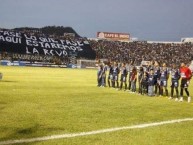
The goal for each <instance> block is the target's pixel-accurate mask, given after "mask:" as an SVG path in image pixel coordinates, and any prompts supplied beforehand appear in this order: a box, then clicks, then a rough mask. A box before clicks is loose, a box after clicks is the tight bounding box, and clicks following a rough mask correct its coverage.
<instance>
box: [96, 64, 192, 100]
mask: <svg viewBox="0 0 193 145" xmlns="http://www.w3.org/2000/svg"><path fill="white" fill-rule="evenodd" d="M107 70H108V72H109V73H108V76H107V74H106V73H107ZM119 75H120V81H119ZM169 75H171V93H170V96H169V93H168V89H167V86H168V79H169ZM127 76H128V78H127ZM191 77H192V72H191V70H190V69H189V68H188V67H187V66H186V65H185V64H184V63H181V66H180V67H177V66H176V65H175V64H172V67H171V68H170V69H169V68H167V66H166V64H165V63H164V64H163V65H162V66H161V67H160V66H159V63H158V62H156V61H155V62H153V63H151V64H150V65H149V66H146V67H140V68H139V69H138V70H137V68H136V67H135V66H133V65H132V64H130V65H129V66H126V64H125V63H122V64H121V66H118V63H116V62H115V63H113V64H112V63H109V64H108V65H107V64H101V65H99V69H98V73H97V81H98V86H99V87H106V80H107V82H108V87H112V88H117V89H118V90H122V89H123V85H124V91H126V90H128V91H131V92H132V93H134V92H136V86H137V85H136V84H137V83H138V93H139V94H142V95H143V94H147V95H149V96H163V95H164V93H165V96H167V97H169V99H174V90H175V92H176V96H175V101H180V102H182V101H183V100H184V97H183V93H184V91H185V92H186V95H187V98H188V99H187V100H188V102H189V103H190V102H191V97H190V94H189V91H188V86H189V83H190V79H191ZM180 79H181V84H180V94H179V90H178V88H179V80H180ZM119 83H120V84H119ZM127 84H128V85H127Z"/></svg>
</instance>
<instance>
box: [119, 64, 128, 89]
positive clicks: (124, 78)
mask: <svg viewBox="0 0 193 145" xmlns="http://www.w3.org/2000/svg"><path fill="white" fill-rule="evenodd" d="M120 82H121V85H120V90H121V89H122V87H123V83H124V84H125V90H124V91H126V89H127V69H126V67H125V63H122V67H121V79H120Z"/></svg>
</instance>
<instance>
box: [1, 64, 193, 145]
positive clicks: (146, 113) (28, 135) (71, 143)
mask: <svg viewBox="0 0 193 145" xmlns="http://www.w3.org/2000/svg"><path fill="white" fill-rule="evenodd" d="M0 72H2V73H3V80H1V81H0V144H1V143H2V142H3V141H10V140H20V139H32V138H41V137H45V136H51V135H62V134H71V133H72V134H73V133H82V132H90V131H96V130H104V129H109V128H117V127H124V126H134V125H140V124H147V123H154V122H162V121H169V120H176V119H185V118H193V104H192V103H187V101H184V102H175V101H174V100H168V99H167V98H166V97H162V98H160V97H148V96H140V95H137V94H131V93H128V92H124V91H116V90H115V89H109V88H98V87H96V85H97V83H96V74H97V71H96V70H85V69H64V68H35V67H3V66H0ZM192 87H193V85H192V82H191V86H190V87H189V90H190V94H191V95H192V96H193V89H192ZM169 91H170V90H169ZM192 130H193V121H186V122H179V123H171V124H164V125H160V126H149V127H146V128H135V129H126V130H118V131H114V132H107V133H99V134H93V135H85V136H77V137H72V138H62V139H53V140H47V141H40V142H31V143H22V144H27V145H41V144H44V145H53V144H58V145H185V144H186V145H192V144H193V132H192Z"/></svg>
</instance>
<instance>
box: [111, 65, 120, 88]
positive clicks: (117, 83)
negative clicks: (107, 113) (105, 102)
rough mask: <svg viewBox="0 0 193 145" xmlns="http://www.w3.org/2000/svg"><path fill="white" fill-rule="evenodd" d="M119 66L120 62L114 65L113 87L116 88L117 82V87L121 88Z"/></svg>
mask: <svg viewBox="0 0 193 145" xmlns="http://www.w3.org/2000/svg"><path fill="white" fill-rule="evenodd" d="M119 71H120V70H119V67H118V63H116V62H115V63H114V66H113V80H112V87H113V88H115V83H116V85H117V88H119V80H118V79H119Z"/></svg>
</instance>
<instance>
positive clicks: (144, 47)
mask: <svg viewBox="0 0 193 145" xmlns="http://www.w3.org/2000/svg"><path fill="white" fill-rule="evenodd" d="M0 32H1V33H0V53H1V55H0V57H1V59H6V60H11V61H16V60H25V61H26V60H27V61H31V62H34V61H44V62H50V63H56V64H68V63H72V60H73V63H75V62H76V61H74V58H78V59H92V60H94V59H97V60H98V59H106V60H108V61H118V62H126V63H129V62H131V61H134V63H135V65H137V66H139V65H140V64H141V62H142V61H152V60H154V61H158V62H159V63H163V62H165V63H167V64H168V65H169V64H172V63H176V64H179V63H180V62H182V61H183V62H185V63H189V62H191V60H192V56H193V43H189V42H179V43H175V42H170V43H164V42H148V41H128V42H121V41H111V40H105V39H87V38H83V37H80V36H79V35H78V34H77V33H76V32H75V31H74V30H73V29H72V28H70V27H56V26H47V27H44V28H41V29H38V28H27V27H26V28H16V29H13V30H7V29H0ZM16 35H18V36H16ZM46 44H47V45H46Z"/></svg>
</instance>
